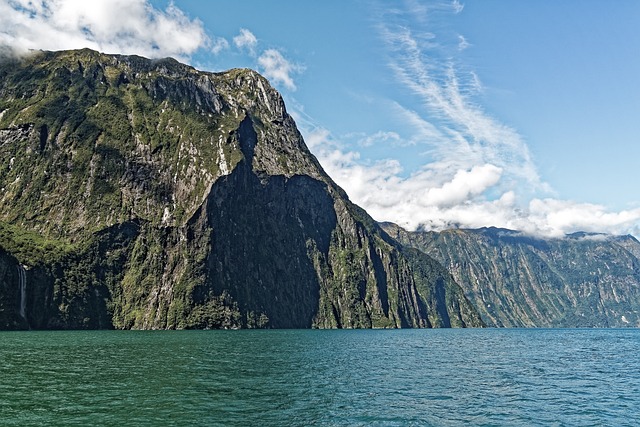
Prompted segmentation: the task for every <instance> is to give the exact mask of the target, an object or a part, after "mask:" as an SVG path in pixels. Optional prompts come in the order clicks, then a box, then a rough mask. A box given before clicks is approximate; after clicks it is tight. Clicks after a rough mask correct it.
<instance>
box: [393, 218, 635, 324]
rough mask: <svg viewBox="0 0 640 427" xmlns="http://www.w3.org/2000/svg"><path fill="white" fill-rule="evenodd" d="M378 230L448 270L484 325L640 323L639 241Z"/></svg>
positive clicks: (491, 231) (629, 238)
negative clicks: (425, 255)
mask: <svg viewBox="0 0 640 427" xmlns="http://www.w3.org/2000/svg"><path fill="white" fill-rule="evenodd" d="M383 228H384V229H385V230H386V231H387V232H388V233H389V234H390V235H392V236H393V237H394V238H396V239H397V240H398V241H400V242H402V243H403V244H404V245H407V246H409V247H415V248H418V249H421V250H423V251H424V252H426V253H427V254H429V255H431V256H432V257H434V258H435V259H436V260H439V261H440V262H441V263H442V264H443V265H444V266H445V267H446V268H448V270H449V271H450V272H451V273H452V274H453V277H454V278H455V279H456V281H457V282H458V283H459V284H460V286H462V288H463V289H464V292H465V295H466V296H467V297H468V298H469V300H470V301H471V302H472V303H473V304H474V305H475V307H477V309H478V311H479V312H480V314H481V316H482V318H483V319H484V320H485V322H486V323H487V324H488V325H490V326H505V327H531V326H537V327H626V326H634V327H638V326H640V314H639V313H640V259H638V254H639V253H640V243H639V242H638V241H637V240H636V239H635V238H633V237H632V236H606V235H598V234H587V233H575V234H572V235H568V236H566V237H564V238H558V239H542V238H535V237H530V236H524V235H521V234H520V233H517V232H515V231H511V230H505V229H498V228H482V229H477V230H447V231H443V232H440V233H437V232H407V231H405V230H403V229H402V228H400V227H398V226H396V225H394V224H389V223H386V224H383Z"/></svg>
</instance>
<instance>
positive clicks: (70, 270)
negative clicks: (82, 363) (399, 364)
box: [0, 49, 483, 329]
mask: <svg viewBox="0 0 640 427" xmlns="http://www.w3.org/2000/svg"><path fill="white" fill-rule="evenodd" d="M0 154H1V155H2V158H6V159H9V161H8V162H5V163H3V164H2V167H1V169H0V187H2V188H3V196H2V198H0V249H2V252H0V285H1V286H0V327H1V328H5V329H16V328H18V329H19V328H26V327H30V328H105V327H106V328H110V327H115V328H120V329H177V328H201V329H208V328H239V327H275V328H287V327H296V328H298V327H319V328H336V327H340V328H355V327H444V326H482V325H483V323H482V321H481V320H480V318H479V316H478V314H477V312H476V311H475V309H474V308H473V306H471V304H470V303H469V301H468V300H467V299H466V298H465V297H464V295H463V294H462V291H461V289H460V288H459V286H458V285H457V284H456V283H455V281H453V280H452V279H451V278H450V276H449V275H448V273H447V272H446V271H445V270H443V269H441V268H439V267H438V264H437V262H436V261H434V260H433V259H431V258H430V257H428V256H426V255H420V256H419V257H420V264H419V265H418V264H416V262H415V259H414V258H415V257H414V258H408V257H407V256H405V253H404V252H403V249H402V248H401V247H400V246H399V245H398V244H397V243H395V241H393V240H391V239H390V238H389V237H388V236H387V235H386V233H385V232H384V231H382V230H381V229H380V228H379V227H378V225H377V224H376V223H375V221H373V220H372V219H371V218H370V217H369V216H368V214H366V212H365V211H364V210H362V209H361V208H359V207H357V206H356V205H354V204H352V203H351V202H350V201H349V199H348V197H347V196H346V194H345V193H344V191H343V190H342V189H340V187H338V186H337V185H336V184H335V183H334V182H333V181H332V180H331V179H330V178H329V177H328V175H326V173H325V172H324V171H323V170H322V168H321V166H320V164H319V163H318V161H317V159H316V158H315V157H314V156H313V155H312V154H311V153H310V151H309V150H308V148H307V147H306V145H305V144H304V141H303V139H302V136H301V135H300V133H299V132H298V130H297V128H296V126H295V122H294V121H293V119H292V118H291V116H290V115H289V114H288V113H287V112H286V108H285V105H284V102H283V100H282V97H281V96H280V94H278V93H277V91H275V89H273V88H272V87H271V86H270V85H269V83H268V81H267V80H266V79H264V78H263V77H262V76H260V75H259V74H257V73H256V72H254V71H251V70H247V69H235V70H230V71H228V72H222V73H206V72H200V71H197V70H195V69H194V68H192V67H189V66H186V65H184V64H180V63H178V62H177V61H175V60H170V59H165V60H153V61H152V60H147V59H144V58H141V57H137V56H123V55H105V54H101V53H97V52H94V51H91V50H88V49H83V50H78V51H61V52H39V53H33V54H32V55H30V56H29V57H27V58H23V59H21V60H6V61H4V62H3V63H2V64H0ZM424 265H427V266H430V267H429V268H427V269H426V270H425V267H424ZM427 273H428V274H427ZM25 283H26V285H25ZM25 286H26V292H25V293H24V294H23V293H22V292H23V289H24V287H25ZM22 295H24V297H23V296H22ZM23 305H24V306H26V308H25V310H24V312H25V315H23V313H22V310H21V307H22V306H23Z"/></svg>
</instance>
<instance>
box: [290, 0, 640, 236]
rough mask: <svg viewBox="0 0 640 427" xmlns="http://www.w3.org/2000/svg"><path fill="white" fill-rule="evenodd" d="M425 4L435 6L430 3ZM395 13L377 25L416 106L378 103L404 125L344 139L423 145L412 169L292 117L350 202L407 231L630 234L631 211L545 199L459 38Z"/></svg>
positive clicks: (634, 222)
mask: <svg viewBox="0 0 640 427" xmlns="http://www.w3.org/2000/svg"><path fill="white" fill-rule="evenodd" d="M451 4H453V9H454V10H453V11H454V12H455V13H460V12H461V11H462V8H463V6H462V5H461V4H460V3H459V2H457V1H455V2H453V3H447V5H445V6H447V7H448V6H450V5H451ZM433 10H435V11H437V12H438V13H442V11H444V10H445V8H443V7H442V4H437V3H436V4H434V9H433ZM446 13H451V8H449V9H448V11H447V12H446ZM423 14H424V15H425V16H427V15H428V14H429V10H424V11H423ZM399 19H400V20H401V13H400V12H399V11H398V10H396V9H394V11H393V16H392V17H391V19H390V20H382V21H383V22H384V24H381V25H380V27H379V28H380V31H381V35H382V37H383V39H384V40H385V41H386V42H387V45H388V47H389V65H390V67H391V70H392V71H393V73H394V75H395V77H396V79H397V82H398V83H400V84H401V85H402V86H404V87H405V88H407V89H409V90H410V91H411V92H412V94H413V95H414V96H415V99H418V100H420V103H419V104H417V105H416V104H410V105H405V104H403V101H400V100H399V99H392V100H387V105H390V106H391V111H392V114H393V115H394V117H395V119H400V120H401V122H402V123H404V126H403V127H402V131H401V134H402V135H400V134H399V133H398V132H395V131H394V130H381V131H377V132H375V133H372V134H370V135H363V134H349V135H346V136H345V138H346V139H348V140H350V141H353V140H354V139H355V140H356V141H357V142H358V143H359V146H360V147H370V146H372V145H381V144H389V143H392V144H394V146H398V147H404V148H407V149H408V148H411V149H412V151H414V152H415V151H416V150H417V149H420V148H421V147H424V148H423V151H422V153H421V154H422V155H423V156H424V159H425V162H424V164H423V165H422V167H421V168H419V169H418V170H416V171H414V172H412V173H407V171H406V170H404V168H403V165H402V163H401V161H400V160H398V159H400V158H401V157H398V159H396V158H387V159H383V160H378V161H372V160H370V159H367V158H366V157H363V156H362V155H361V153H360V152H359V151H357V150H358V149H357V148H355V147H357V146H355V145H351V146H346V145H344V144H343V141H341V140H339V139H336V138H335V137H334V136H333V135H331V133H330V132H329V131H328V130H326V129H324V128H321V127H320V128H318V127H315V126H314V125H313V121H312V120H310V119H309V118H308V117H306V116H304V117H302V118H303V121H302V122H301V123H299V125H300V124H302V126H301V131H302V132H303V134H304V135H305V138H306V140H307V141H308V142H310V144H309V145H310V148H311V150H312V151H313V153H314V154H315V155H316V156H317V157H318V159H319V161H320V163H321V164H322V165H323V167H324V168H325V170H326V171H327V172H328V173H329V175H330V176H331V177H332V178H333V179H334V180H335V181H336V182H337V183H338V184H339V185H340V186H342V187H343V188H344V189H345V190H346V192H347V193H348V194H349V197H350V198H351V200H352V201H354V202H355V203H357V204H359V205H361V206H362V207H364V208H365V209H366V210H367V211H368V212H369V213H370V214H371V215H372V216H373V218H375V219H376V220H378V221H393V222H396V223H398V224H399V225H401V226H403V227H406V228H408V229H410V230H414V229H417V228H424V229H434V230H442V229H445V228H451V227H462V228H478V227H485V226H497V227H504V228H510V229H514V230H520V231H522V232H524V233H527V234H535V235H544V236H552V237H557V236H562V235H564V234H565V233H572V232H576V231H588V232H608V233H613V234H626V233H631V234H635V235H638V233H639V232H640V209H630V210H625V211H621V212H611V211H609V210H607V208H606V207H604V206H601V205H594V204H586V203H578V202H573V201H566V200H560V199H558V198H551V197H549V196H550V195H552V194H553V191H552V190H551V188H550V187H549V185H548V184H546V183H545V182H543V181H542V179H541V178H540V176H539V174H538V171H537V168H536V166H535V163H534V161H533V158H532V156H531V154H530V152H529V148H528V146H527V144H526V143H525V141H524V139H523V138H522V137H521V136H520V135H519V134H518V132H517V131H516V130H514V129H512V128H510V127H509V126H506V125H504V124H503V123H501V122H500V121H498V120H497V119H495V118H494V117H492V116H491V115H489V114H487V113H486V112H485V111H484V110H483V108H482V107H481V106H480V105H479V104H478V102H477V101H475V100H476V98H477V96H478V95H481V94H482V93H483V89H482V83H481V82H480V78H479V77H478V75H477V74H476V73H475V72H474V71H473V70H469V69H468V68H466V67H464V66H463V65H460V62H459V61H457V60H456V58H455V55H460V54H461V53H462V51H463V50H464V49H461V48H463V47H466V46H468V42H467V40H466V39H464V38H463V37H458V35H457V34H450V38H449V39H448V41H446V40H445V41H443V37H442V35H441V34H433V33H421V34H414V33H413V32H412V25H411V21H410V20H408V21H401V22H398V20H399ZM421 28H422V27H421ZM428 29H429V30H432V29H433V28H432V27H429V28H428ZM444 44H446V46H445V45H444ZM443 51H445V52H448V54H446V55H444V56H443V55H442V52H443ZM389 101H390V102H389ZM296 120H297V119H296ZM396 136H397V140H396ZM363 152H364V151H363Z"/></svg>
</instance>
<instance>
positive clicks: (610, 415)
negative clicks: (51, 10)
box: [0, 329, 640, 426]
mask: <svg viewBox="0 0 640 427" xmlns="http://www.w3.org/2000/svg"><path fill="white" fill-rule="evenodd" d="M639 354H640V330H635V329H629V330H543V329H540V330H523V329H512V330H504V329H502V330H498V329H485V330H399V331H398V330H396V331H380V330H359V331H313V330H296V331H293V330H281V331H158V332H153V331H149V332H137V331H98V332H79V331H76V332H36V331H31V332H1V333H0V364H1V366H0V425H8V426H29V425H49V426H55V425H60V426H72V425H105V426H122V425H154V426H162V425H167V426H169V425H171V426H173V425H175V426H215V425H221V426H222V425H224V426H227V425H230V426H247V425H249V426H250V425H256V426H282V425H294V426H296V425H299V426H308V425H336V426H343V425H362V426H369V425H379V426H387V425H388V426H411V425H415V426H430V425H431V426H460V425H474V426H483V425H485V426H496V425H507V426H531V425H544V426H554V425H555V426H590V425H591V426H601V425H611V426H632V425H638V422H639V420H640V358H639V357H638V355H639Z"/></svg>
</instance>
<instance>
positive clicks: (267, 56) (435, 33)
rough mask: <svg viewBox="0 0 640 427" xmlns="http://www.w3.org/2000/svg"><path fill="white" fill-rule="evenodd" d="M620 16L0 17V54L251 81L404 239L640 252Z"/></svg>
mask: <svg viewBox="0 0 640 427" xmlns="http://www.w3.org/2000/svg"><path fill="white" fill-rule="evenodd" d="M638 22H640V2H638V1H635V0H618V1H616V2H609V1H605V0H580V1H578V0H563V1H561V2H558V1H553V0H522V1H517V2H516V1H510V0H468V1H463V0H429V1H420V0H405V1H382V0H380V1H375V0H367V1H365V0H325V1H322V2H319V1H299V0H278V1H264V0H240V1H239V0H210V1H196V0H174V1H167V0H111V1H91V2H86V1H82V0H41V1H29V0H0V45H3V46H9V47H11V48H12V49H13V50H16V51H19V52H24V51H27V50H28V49H44V50H60V49H73V48H83V47H89V48H93V49H96V50H99V51H102V52H106V53H122V54H138V55H142V56H146V57H166V56H172V57H174V58H176V59H178V60H180V61H183V62H186V63H188V64H190V65H192V66H194V67H196V68H198V69H201V70H205V71H223V70H227V69H230V68H236V67H249V68H253V69H256V70H258V71H259V72H260V73H261V74H262V75H264V76H265V77H266V78H268V79H269V81H270V82H271V84H272V85H273V86H274V87H275V88H276V89H278V90H279V91H280V92H281V93H282V95H283V97H284V99H285V103H286V105H287V109H288V111H289V113H290V114H291V115H292V116H293V118H294V119H295V120H296V123H297V125H298V128H299V129H300V131H301V133H302V134H303V136H304V138H305V141H306V143H307V145H308V146H309V148H310V149H311V151H312V152H313V153H314V154H315V155H316V157H317V158H318V159H319V161H320V163H321V164H322V166H323V167H324V169H325V170H326V171H327V173H328V174H329V175H330V176H331V177H332V178H333V179H334V180H335V181H336V182H337V183H338V184H339V185H340V186H341V187H343V188H344V189H345V190H346V192H347V194H348V195H349V197H350V199H351V200H352V201H354V202H355V203H357V204H359V205H360V206H362V207H364V208H365V209H366V210H367V211H368V212H369V214H371V215H372V216H373V218H374V219H376V220H378V221H392V222H395V223H397V224H399V225H401V226H403V227H405V228H407V229H410V230H415V229H423V230H441V229H445V228H451V227H463V228H478V227H484V226H497V227H505V228H510V229H515V230H520V231H522V232H524V233H528V234H536V235H544V236H551V237H557V236H562V235H564V234H565V233H571V232H576V231H587V232H604V233H612V234H633V235H635V236H636V237H639V236H640V194H639V192H638V191H637V183H639V182H640V179H639V178H640V168H638V167H637V162H638V159H639V158H640V83H639V82H638V76H640V26H638Z"/></svg>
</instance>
